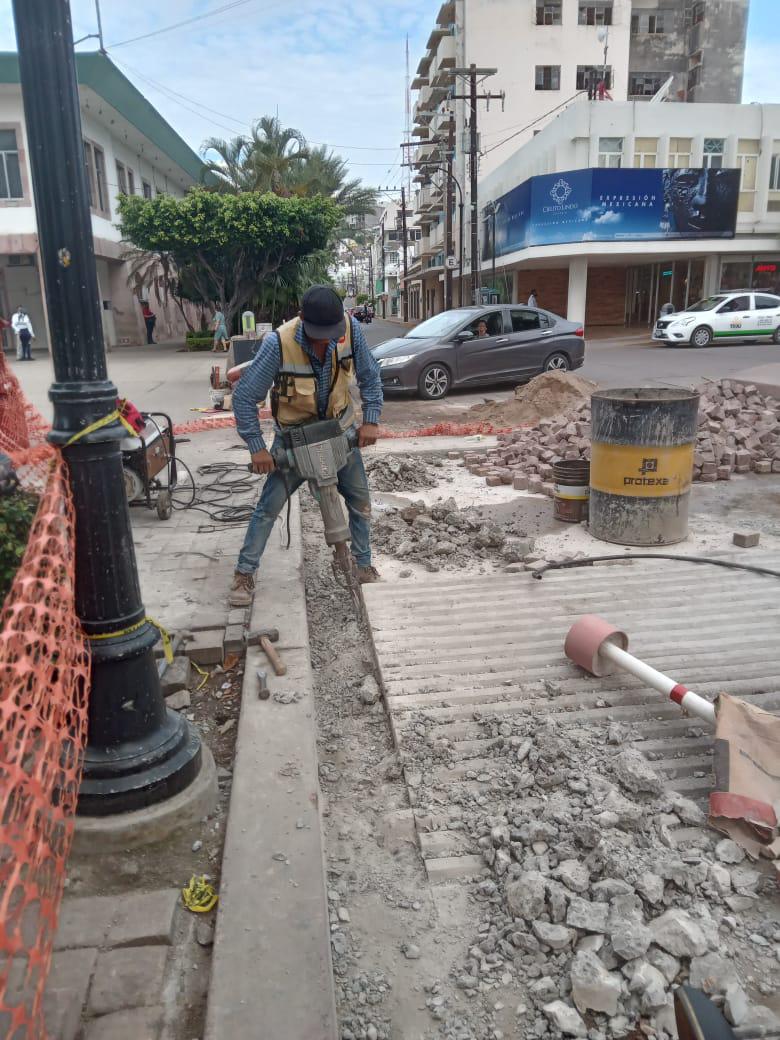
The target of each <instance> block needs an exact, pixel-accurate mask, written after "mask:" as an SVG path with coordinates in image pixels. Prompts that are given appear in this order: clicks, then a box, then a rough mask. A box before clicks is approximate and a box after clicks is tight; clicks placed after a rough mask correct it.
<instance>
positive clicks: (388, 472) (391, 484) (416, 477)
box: [365, 455, 443, 492]
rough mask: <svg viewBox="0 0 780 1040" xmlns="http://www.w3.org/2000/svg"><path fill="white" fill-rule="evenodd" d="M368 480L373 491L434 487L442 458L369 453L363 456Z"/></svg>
mask: <svg viewBox="0 0 780 1040" xmlns="http://www.w3.org/2000/svg"><path fill="white" fill-rule="evenodd" d="M365 465H366V473H367V474H368V482H369V484H370V486H371V487H372V488H373V490H374V491H402V492H406V491H418V490H420V489H421V488H432V487H436V485H437V484H438V483H439V481H440V480H441V479H442V478H441V469H442V466H443V463H442V460H441V459H439V458H421V457H420V456H419V455H369V456H366V457H365Z"/></svg>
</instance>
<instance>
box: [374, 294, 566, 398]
mask: <svg viewBox="0 0 780 1040" xmlns="http://www.w3.org/2000/svg"><path fill="white" fill-rule="evenodd" d="M584 334H585V333H584V329H583V327H582V326H581V325H578V324H577V323H576V322H573V321H566V319H565V318H559V317H558V316H557V315H556V314H551V313H550V312H549V311H543V310H539V308H538V307H525V306H522V305H520V304H505V305H500V306H493V307H461V308H458V309H457V310H450V311H444V312H443V313H441V314H437V315H436V316H435V317H433V318H428V320H427V321H424V322H422V323H421V324H420V325H417V326H416V328H413V329H412V330H411V331H410V332H408V333H407V334H406V335H405V336H402V337H399V338H398V339H390V340H387V341H386V342H384V343H380V344H379V346H377V347H373V348H372V353H373V354H374V357H376V359H377V360H378V362H379V365H380V367H381V369H382V386H383V387H384V389H385V391H388V392H391V391H399V392H403V391H406V392H414V393H418V394H419V395H420V397H423V398H425V399H427V400H429V401H431V400H434V401H435V400H440V399H441V398H442V397H446V395H447V394H448V393H449V391H450V390H451V389H452V388H453V387H463V388H466V387H471V386H480V385H483V384H485V383H498V382H503V381H504V380H506V381H507V382H512V383H522V382H523V381H524V380H528V379H531V378H532V377H533V376H537V375H539V373H540V372H567V371H569V369H572V368H580V367H581V366H582V364H583V362H584V360H585V340H584Z"/></svg>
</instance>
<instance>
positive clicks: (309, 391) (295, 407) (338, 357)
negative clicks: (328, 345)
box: [274, 318, 355, 429]
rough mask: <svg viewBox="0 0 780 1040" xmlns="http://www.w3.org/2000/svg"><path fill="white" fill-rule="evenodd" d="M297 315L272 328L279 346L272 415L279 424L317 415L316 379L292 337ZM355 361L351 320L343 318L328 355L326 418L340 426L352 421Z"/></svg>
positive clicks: (297, 319) (345, 426)
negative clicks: (342, 327) (341, 330)
mask: <svg viewBox="0 0 780 1040" xmlns="http://www.w3.org/2000/svg"><path fill="white" fill-rule="evenodd" d="M300 323H301V319H300V318H293V320H292V321H288V322H286V323H285V324H284V325H282V326H280V327H279V328H278V329H277V330H276V334H277V336H278V337H279V343H280V346H281V356H282V363H281V365H280V367H279V374H278V375H277V377H276V380H275V382H274V391H275V398H276V399H275V402H274V404H275V414H274V418H275V419H276V421H277V422H278V423H279V425H280V426H300V425H301V424H302V423H307V422H312V421H313V420H316V419H317V418H319V416H318V414H317V378H316V376H315V375H314V369H313V368H312V364H311V361H310V359H309V356H308V354H307V353H306V351H305V350H304V349H303V347H302V346H301V345H300V343H298V341H297V340H296V339H295V334H296V332H297V331H298V326H299V325H300ZM354 369H355V363H354V361H353V358H352V320H351V319H350V318H347V328H346V332H345V333H344V336H343V337H342V338H341V339H340V340H339V341H338V343H337V344H336V353H335V357H332V358H331V373H330V397H329V398H328V410H327V412H326V418H327V419H339V420H340V421H341V425H342V427H343V428H344V429H346V428H347V427H348V426H351V425H352V423H353V422H354V409H353V407H352V398H351V397H350V393H349V387H350V384H351V382H352V378H353V373H354Z"/></svg>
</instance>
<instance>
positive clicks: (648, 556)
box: [533, 553, 780, 581]
mask: <svg viewBox="0 0 780 1040" xmlns="http://www.w3.org/2000/svg"><path fill="white" fill-rule="evenodd" d="M610 560H678V561H681V562H683V563H708V564H711V565H712V566H713V567H726V568H728V569H729V570H735V571H749V572H750V573H751V574H763V575H767V576H768V577H770V578H780V571H774V570H772V569H771V568H770V567H757V566H756V565H755V564H752V563H735V562H734V561H733V560H716V559H713V557H711V556H672V555H670V554H669V553H625V555H623V556H619V555H613V556H584V557H582V559H579V560H553V561H552V562H551V563H548V564H545V566H544V567H540V568H539V570H538V571H534V572H533V576H534V578H537V579H538V580H539V581H541V579H542V577H543V576H544V575H545V574H546V573H547V571H559V570H566V569H568V568H570V567H587V566H589V565H590V564H592V563H606V562H608V561H610Z"/></svg>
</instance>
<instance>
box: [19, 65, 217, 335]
mask: <svg viewBox="0 0 780 1040" xmlns="http://www.w3.org/2000/svg"><path fill="white" fill-rule="evenodd" d="M76 71H77V75H78V80H79V99H80V107H81V122H82V130H83V135H84V156H85V162H86V166H87V174H88V182H89V189H90V201H91V210H92V231H93V236H94V246H95V256H96V261H97V274H98V283H99V288H100V296H101V300H102V311H101V313H102V317H103V333H104V336H105V341H106V345H107V346H109V347H110V346H116V345H125V344H132V343H143V342H145V341H146V333H145V330H144V322H143V318H142V316H141V306H140V300H139V297H138V296H137V295H134V293H133V290H132V288H131V287H130V286H129V285H128V274H129V271H128V265H127V264H126V263H125V262H123V261H122V260H121V255H122V253H123V252H124V251H125V250H126V249H127V246H126V245H125V244H123V243H122V242H121V240H120V235H119V232H118V230H117V228H116V223H117V221H118V219H119V217H118V212H117V195H118V194H119V193H120V192H127V193H129V194H137V195H144V196H146V197H148V198H151V197H153V196H154V195H159V194H161V193H163V192H164V193H167V194H171V195H177V196H181V195H184V194H185V192H186V190H187V189H188V188H189V187H190V186H191V185H193V184H196V183H198V182H200V180H201V177H202V171H203V163H202V161H201V160H200V158H199V157H198V156H197V155H196V154H195V152H193V151H192V149H191V148H190V147H189V146H188V145H187V144H186V143H185V142H184V141H183V140H182V138H181V137H179V135H178V134H177V133H176V132H175V130H173V129H172V128H171V127H170V126H169V125H168V123H167V122H166V121H165V120H164V119H163V118H162V116H161V115H160V114H159V113H158V112H157V111H156V110H155V109H154V108H153V107H152V105H150V104H149V102H148V101H147V100H146V99H145V98H144V97H143V95H142V94H140V93H139V91H138V90H136V88H135V87H134V86H133V84H132V83H130V81H129V80H128V79H127V78H126V77H125V76H123V75H122V73H121V72H120V71H119V70H118V69H117V68H116V66H115V65H114V64H113V63H112V62H111V61H110V59H109V58H108V57H107V56H106V55H104V54H99V53H86V54H77V55H76ZM27 156H28V144H27V133H26V128H25V123H24V113H23V107H22V94H21V87H20V85H19V65H18V61H17V56H16V54H12V53H5V54H0V313H2V314H3V315H10V314H11V313H12V312H13V311H15V310H16V309H17V308H18V307H19V306H22V307H24V308H25V309H26V310H27V312H28V314H29V315H30V319H31V321H32V324H33V328H34V330H35V334H36V337H37V342H38V344H39V345H44V344H45V343H46V342H47V335H46V318H45V307H44V299H43V284H42V279H41V275H40V264H39V257H38V236H37V228H36V219H35V209H34V200H33V191H32V178H31V176H30V168H29V163H28V159H27ZM56 159H57V157H56V156H51V161H53V162H54V161H56ZM158 288H159V285H157V286H156V285H152V286H151V289H150V291H149V302H150V306H151V308H152V310H153V311H154V312H155V314H156V315H157V326H156V329H155V336H156V338H157V339H160V340H163V339H176V338H179V337H181V338H182V339H183V338H184V333H185V331H186V324H185V322H184V321H183V319H182V317H181V313H180V311H179V310H178V308H177V307H176V305H175V304H174V303H173V302H172V301H168V303H167V305H166V304H165V302H164V301H163V300H162V299H158V292H157V289H158ZM160 295H162V294H160Z"/></svg>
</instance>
